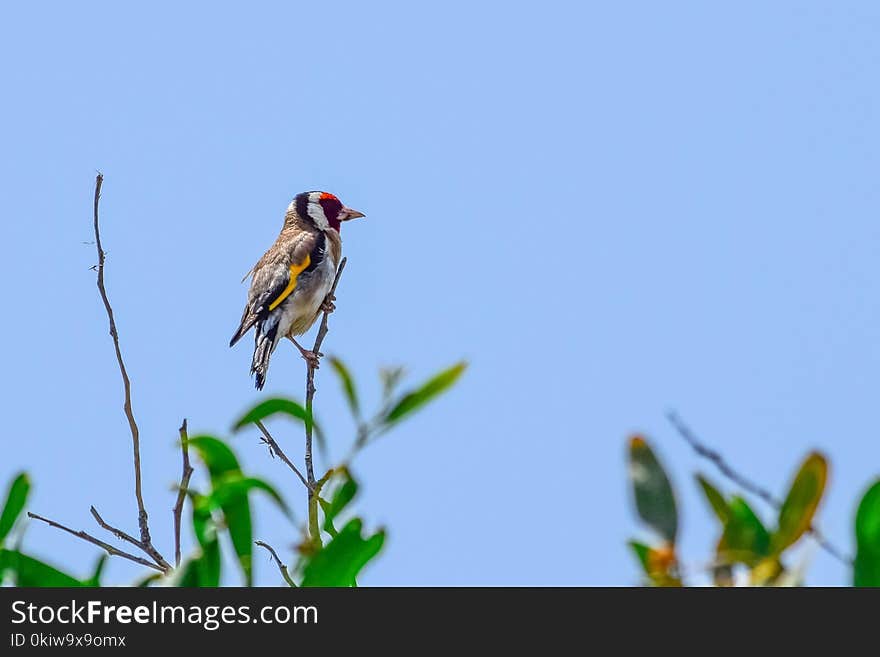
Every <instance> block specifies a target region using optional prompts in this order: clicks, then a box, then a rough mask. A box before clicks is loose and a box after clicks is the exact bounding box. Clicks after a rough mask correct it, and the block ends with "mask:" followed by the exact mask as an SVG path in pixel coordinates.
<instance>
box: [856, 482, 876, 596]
mask: <svg viewBox="0 0 880 657" xmlns="http://www.w3.org/2000/svg"><path fill="white" fill-rule="evenodd" d="M853 586H880V480H877V481H876V482H875V483H874V485H873V486H871V487H870V488H869V489H868V491H867V492H866V493H865V495H864V497H862V501H861V502H860V503H859V508H858V510H857V511H856V560H855V563H854V564H853Z"/></svg>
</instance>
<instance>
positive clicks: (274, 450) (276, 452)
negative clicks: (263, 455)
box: [256, 420, 312, 490]
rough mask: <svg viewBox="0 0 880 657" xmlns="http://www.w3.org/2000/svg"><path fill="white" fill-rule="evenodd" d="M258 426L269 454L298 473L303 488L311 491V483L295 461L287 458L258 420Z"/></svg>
mask: <svg viewBox="0 0 880 657" xmlns="http://www.w3.org/2000/svg"><path fill="white" fill-rule="evenodd" d="M256 425H257V427H258V428H259V429H260V431H261V432H262V433H263V438H262V442H263V443H264V444H265V445H267V446H268V447H269V454H271V455H272V456H278V457H279V458H280V459H281V460H282V461H284V462H285V463H286V464H287V467H289V468H290V469H291V470H293V471H294V472H295V473H296V476H297V477H299V480H300V481H301V482H302V483H303V486H305V487H306V488H308V489H309V490H311V489H312V487H311V486H309V482H308V481H307V480H306V478H305V477H304V476H303V474H302V472H300V471H299V468H297V467H296V465H295V464H294V463H293V461H291V460H290V459H289V458H287V454H285V453H284V451H283V450H282V449H281V447H280V446H279V445H278V443H277V442H276V441H275V439H274V438H273V437H272V434H270V433H269V430H268V429H267V428H266V425H265V424H263V423H262V422H260V421H259V420H257V422H256Z"/></svg>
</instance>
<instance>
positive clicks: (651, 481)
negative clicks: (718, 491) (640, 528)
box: [629, 436, 678, 544]
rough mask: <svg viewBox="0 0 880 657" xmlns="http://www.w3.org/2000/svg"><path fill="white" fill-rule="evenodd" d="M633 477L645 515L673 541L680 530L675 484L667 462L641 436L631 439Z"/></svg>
mask: <svg viewBox="0 0 880 657" xmlns="http://www.w3.org/2000/svg"><path fill="white" fill-rule="evenodd" d="M629 477H630V482H631V483H632V487H633V492H634V493H635V501H636V510H637V511H638V514H639V516H640V517H641V519H642V520H643V521H644V522H645V523H646V524H647V525H648V526H649V527H651V528H652V529H653V530H654V531H656V532H657V533H658V534H660V536H662V537H663V538H664V539H666V541H668V542H669V543H670V544H674V543H675V535H676V533H677V531H678V512H677V511H676V506H675V495H674V494H673V492H672V485H671V484H670V483H669V478H668V477H667V476H666V472H665V470H663V466H662V465H660V461H658V460H657V457H656V456H655V455H654V452H653V451H652V450H651V448H650V447H649V446H648V443H646V442H645V440H644V438H642V437H641V436H635V437H633V438H632V439H631V440H630V443H629Z"/></svg>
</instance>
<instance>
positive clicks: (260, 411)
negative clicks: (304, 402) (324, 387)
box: [232, 397, 317, 431]
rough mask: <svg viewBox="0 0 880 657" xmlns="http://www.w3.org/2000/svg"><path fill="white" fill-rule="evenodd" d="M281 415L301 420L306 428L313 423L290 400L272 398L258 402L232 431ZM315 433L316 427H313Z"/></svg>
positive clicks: (302, 409)
mask: <svg viewBox="0 0 880 657" xmlns="http://www.w3.org/2000/svg"><path fill="white" fill-rule="evenodd" d="M278 413H282V414H284V415H287V416H289V417H292V418H294V419H297V420H301V421H302V422H303V423H304V424H305V425H306V426H308V425H309V424H311V425H312V426H315V423H314V421H313V419H312V418H311V416H310V415H309V412H308V411H307V410H306V409H305V408H303V407H302V406H300V405H299V404H298V403H296V402H295V401H293V400H292V399H282V398H280V397H279V398H273V399H267V400H266V401H263V402H260V403H259V404H257V405H256V406H254V407H253V408H252V409H251V410H249V411H248V412H247V413H245V414H244V415H243V416H242V417H241V419H239V420H238V422H236V423H235V425H233V427H232V428H233V431H239V430H240V429H241V428H242V427H245V426H247V425H249V424H254V423H256V422H261V421H262V420H265V419H266V418H268V417H271V416H273V415H277V414H278ZM315 430H316V431H317V427H315Z"/></svg>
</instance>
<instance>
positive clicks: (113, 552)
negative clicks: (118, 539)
mask: <svg viewBox="0 0 880 657" xmlns="http://www.w3.org/2000/svg"><path fill="white" fill-rule="evenodd" d="M28 517H29V518H33V519H34V520H40V521H42V522H45V523H46V524H47V525H49V526H50V527H55V528H56V529H60V530H62V531H65V532H67V533H68V534H73V535H74V536H76V537H77V538H81V539H82V540H84V541H87V542H89V543H92V544H93V545H97V546H98V547H99V548H101V549H102V550H104V551H106V552H107V554H109V555H110V556H116V557H122V558H123V559H128V560H129V561H134V562H135V563H139V564H141V565H142V566H146V567H147V568H152V569H154V570H158V571H159V572H166V571H165V570H164V569H163V568H162V567H161V566H159V565H157V564H154V563H153V562H152V561H148V560H147V559H144V558H143V557H139V556H136V555H134V554H130V553H128V552H124V551H123V550H120V549H118V548H116V547H114V546H112V545H110V544H109V543H105V542H104V541H102V540H100V539H98V538H95V537H94V536H92V535H91V534H89V533H87V532H84V531H82V530H80V531H77V530H75V529H71V528H70V527H65V526H64V525H62V524H61V523H60V522H55V521H54V520H49V518H44V517H43V516H40V515H37V514H36V513H31V512H30V511H28Z"/></svg>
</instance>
